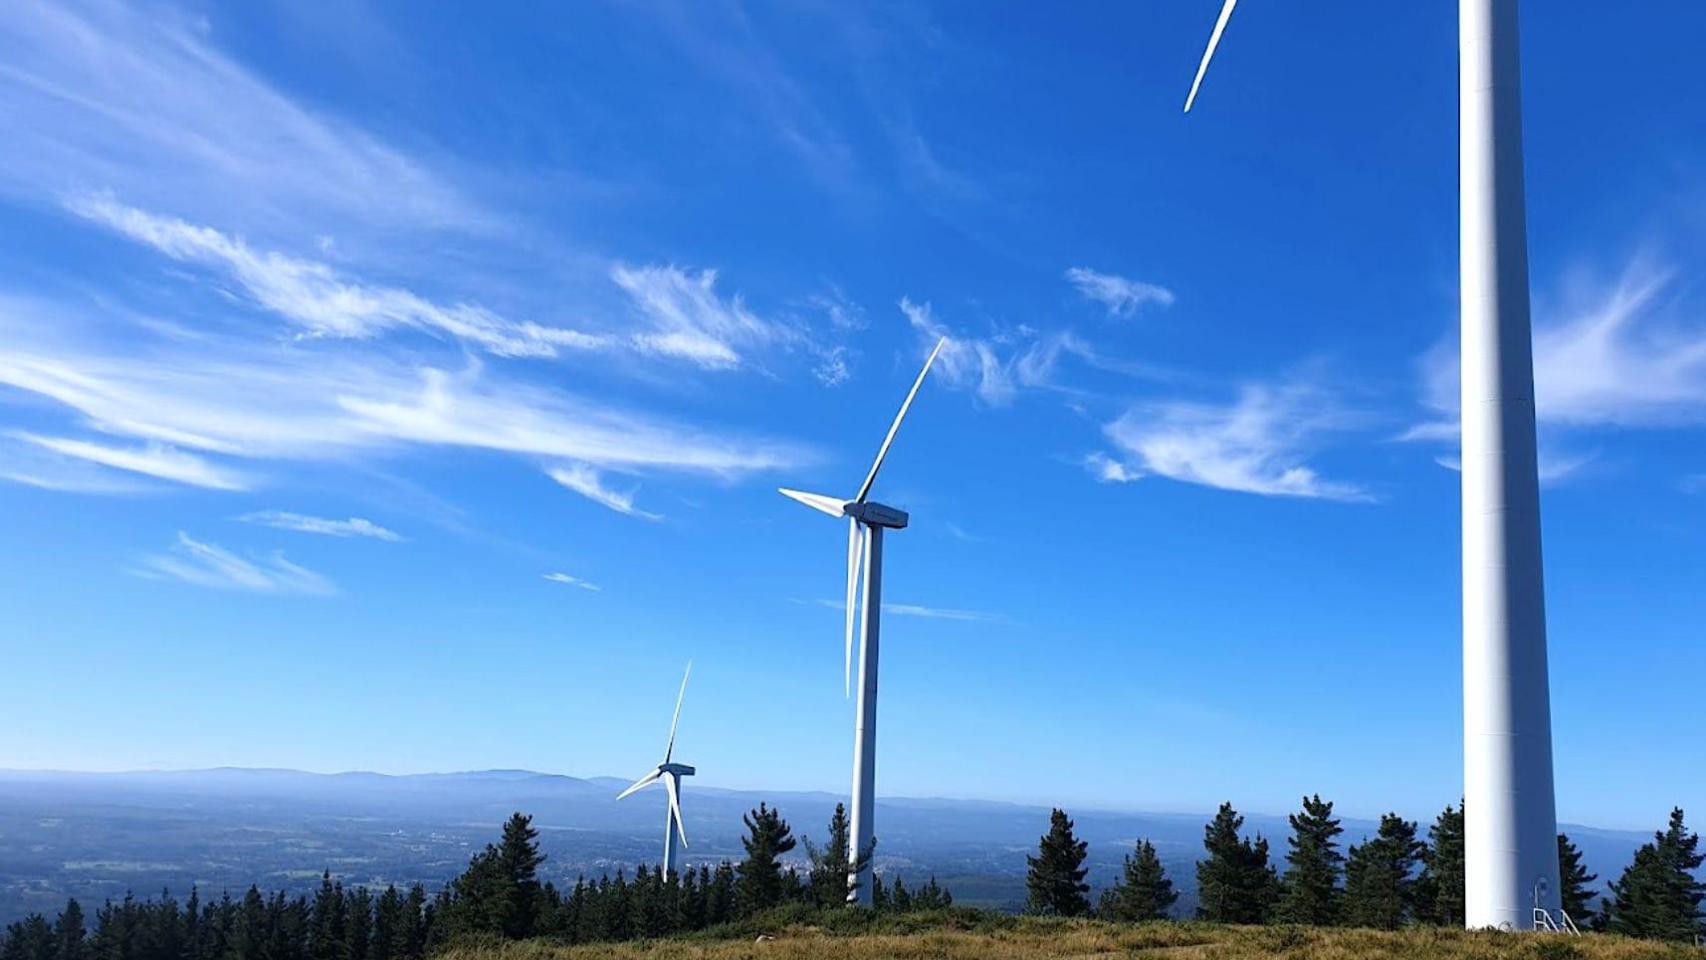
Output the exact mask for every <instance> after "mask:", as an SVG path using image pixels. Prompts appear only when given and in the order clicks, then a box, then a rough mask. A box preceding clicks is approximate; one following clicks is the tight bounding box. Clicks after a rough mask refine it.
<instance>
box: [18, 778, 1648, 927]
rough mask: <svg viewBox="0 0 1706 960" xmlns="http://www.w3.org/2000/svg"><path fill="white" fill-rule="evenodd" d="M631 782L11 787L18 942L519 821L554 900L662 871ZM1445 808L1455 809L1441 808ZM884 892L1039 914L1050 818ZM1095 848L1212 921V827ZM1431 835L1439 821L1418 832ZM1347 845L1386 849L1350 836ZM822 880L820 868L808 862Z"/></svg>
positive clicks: (951, 839)
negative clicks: (136, 903)
mask: <svg viewBox="0 0 1706 960" xmlns="http://www.w3.org/2000/svg"><path fill="white" fill-rule="evenodd" d="M626 785H627V781H624V780H620V779H616V778H609V777H599V778H590V779H578V778H574V777H566V776H555V775H548V774H542V773H534V772H529V771H508V770H491V771H480V772H470V773H451V774H429V775H417V776H401V777H394V776H383V775H379V774H371V773H344V774H314V773H303V772H298V771H290V770H246V769H234V768H233V769H217V770H199V771H179V772H144V773H49V772H33V771H32V772H20V771H0V923H5V922H11V921H13V920H17V919H20V918H22V917H23V916H24V915H26V914H28V913H30V912H41V913H44V914H49V915H51V914H52V912H53V911H56V910H58V909H59V908H60V907H62V906H63V905H64V903H65V899H66V898H67V897H77V898H78V899H79V900H81V901H82V902H83V903H84V904H86V905H89V906H90V907H92V906H93V905H96V904H99V903H101V902H102V901H104V900H108V899H114V900H116V899H119V898H122V897H123V896H124V895H125V894H126V893H127V892H128V893H133V894H135V895H136V896H138V897H147V896H153V895H157V894H158V893H160V891H161V890H163V889H165V890H170V891H171V892H172V893H173V894H174V895H177V896H179V897H183V896H185V895H187V894H188V892H189V890H190V888H191V887H192V886H194V887H197V888H199V890H200V891H201V893H202V895H203V897H204V898H205V897H210V896H211V897H217V896H218V895H219V894H220V893H221V892H223V891H228V892H230V893H231V894H232V895H233V896H239V895H241V893H242V892H243V891H244V890H246V889H248V887H249V886H250V885H257V886H259V887H260V888H261V889H262V890H263V891H270V890H274V889H283V890H287V891H292V892H297V893H309V892H312V891H313V890H314V889H316V888H317V887H318V886H319V885H320V880H321V876H322V874H323V873H324V872H328V871H329V872H330V873H331V875H332V877H333V878H334V879H336V880H338V881H341V882H342V883H343V884H345V885H346V886H368V887H372V888H374V889H376V890H377V889H379V888H383V887H385V886H386V885H389V884H395V885H397V886H398V887H399V888H402V887H406V886H408V885H411V884H414V883H417V882H418V883H421V884H423V885H425V886H426V887H427V888H428V890H429V891H432V890H437V889H438V888H439V887H441V886H443V884H444V883H445V882H446V881H448V880H449V879H451V878H452V877H454V876H456V875H457V874H458V873H460V872H462V870H464V869H465V868H466V867H467V866H468V860H469V858H470V857H471V856H472V855H473V854H474V853H476V852H478V851H479V850H480V849H481V848H482V847H483V846H484V845H485V844H486V843H488V842H490V841H491V840H492V838H493V837H494V836H496V834H497V832H498V829H499V827H500V826H501V825H502V823H503V821H504V820H505V819H506V818H507V817H508V816H509V815H510V814H511V813H513V812H515V811H523V812H526V813H529V814H531V815H532V816H533V818H534V826H535V828H536V829H537V830H538V831H539V844H540V849H541V851H542V852H543V853H545V854H546V856H547V858H548V859H546V861H545V862H544V864H543V865H542V866H541V867H540V876H541V878H542V879H544V880H549V881H552V882H554V883H556V884H557V885H558V886H559V887H567V886H572V885H573V883H574V881H575V879H576V877H579V876H586V877H589V878H596V877H598V876H601V875H605V874H609V875H614V874H615V873H616V872H617V871H623V872H625V873H626V874H627V875H628V876H629V877H632V876H633V875H634V871H635V868H636V867H637V866H638V865H640V864H642V863H647V864H649V863H655V862H656V861H657V851H658V846H659V840H660V834H661V832H662V831H661V829H660V827H661V818H660V817H659V815H658V809H657V804H648V803H633V802H632V801H628V802H624V803H617V802H616V800H615V797H616V795H617V793H619V792H620V791H621V789H622V788H623V787H625V786H626ZM691 799H692V802H691V803H690V804H687V805H686V806H685V811H686V826H687V831H688V835H689V837H691V838H692V845H691V846H690V847H688V849H687V851H686V857H685V859H686V863H687V865H688V866H690V867H697V866H698V865H700V864H711V865H715V864H716V863H718V862H719V861H722V860H730V861H738V860H739V859H740V858H741V856H742V849H741V845H740V837H741V835H742V833H743V832H744V829H743V826H742V823H741V816H742V815H743V814H745V813H746V812H747V811H749V810H750V809H752V808H754V807H756V806H758V804H759V803H760V802H766V803H769V804H771V805H773V806H776V807H777V808H778V809H780V810H781V812H782V814H783V815H784V816H785V817H786V818H787V819H788V820H789V822H790V823H791V824H792V826H793V828H794V832H795V834H796V835H797V836H798V835H804V836H806V837H811V838H816V839H817V840H819V841H821V840H822V839H823V832H824V829H825V825H826V824H827V823H828V822H829V819H830V816H831V814H832V812H833V810H834V808H835V804H836V803H837V802H839V801H841V800H842V798H841V797H838V796H836V795H833V794H829V793H787V792H777V793H756V792H746V791H737V790H722V789H717V788H714V787H695V789H694V790H693V796H692V798H691ZM1442 806H1443V804H1442ZM879 810H880V813H881V816H882V818H883V821H882V822H883V839H882V843H881V845H880V848H879V849H878V851H877V855H876V858H875V861H876V863H875V865H876V868H877V870H878V872H879V874H880V875H884V876H886V877H888V878H890V879H891V881H892V878H893V877H896V876H899V877H901V878H903V879H904V880H905V881H906V882H908V883H921V882H924V881H925V880H927V879H929V878H930V877H932V876H934V877H936V878H937V880H938V881H939V882H940V883H942V884H943V885H944V886H945V887H946V888H947V889H948V891H949V892H950V893H952V894H953V896H954V902H955V903H956V904H961V905H965V906H981V907H989V908H994V909H998V910H1005V911H1017V910H1020V909H1023V907H1024V905H1025V871H1026V859H1025V858H1026V856H1027V855H1030V854H1034V853H1035V852H1036V845H1037V837H1038V836H1039V835H1040V834H1041V833H1042V832H1043V831H1044V830H1045V829H1046V828H1047V827H1048V816H1049V811H1048V810H1047V809H1046V808H1042V807H1029V806H1022V805H1017V804H1008V803H992V802H985V801H976V800H947V799H906V798H883V799H881V800H880V801H879ZM1072 812H1073V816H1074V819H1075V821H1076V824H1077V832H1078V834H1079V835H1080V836H1081V837H1083V838H1084V839H1085V840H1087V841H1088V843H1089V855H1088V858H1087V860H1086V865H1087V867H1088V869H1089V871H1090V872H1089V877H1088V879H1089V881H1090V882H1091V883H1092V884H1093V885H1094V886H1096V887H1102V886H1105V885H1108V884H1111V883H1112V882H1113V881H1114V880H1115V879H1116V878H1117V877H1118V875H1119V870H1120V865H1121V863H1122V861H1123V859H1124V858H1125V856H1126V855H1127V854H1129V853H1131V851H1132V845H1133V843H1134V842H1135V841H1136V839H1138V838H1145V839H1148V840H1149V841H1150V842H1152V843H1154V844H1155V846H1156V849H1157V852H1158V853H1159V855H1160V857H1161V859H1162V862H1163V864H1164V865H1165V866H1166V869H1167V873H1168V875H1169V876H1170V877H1172V878H1173V880H1174V883H1175V884H1176V885H1177V887H1178V888H1179V891H1180V894H1181V897H1180V901H1179V904H1178V906H1177V908H1176V912H1177V914H1178V915H1180V916H1190V915H1191V913H1192V912H1193V910H1194V907H1195V874H1194V870H1193V864H1194V863H1195V862H1196V861H1197V860H1198V859H1200V858H1201V857H1202V855H1203V846H1202V841H1203V825H1204V824H1205V823H1206V822H1207V821H1208V820H1209V818H1210V817H1211V816H1212V811H1205V812H1203V813H1201V814H1185V813H1133V812H1113V811H1095V810H1088V809H1086V810H1074V811H1072ZM1417 815H1418V816H1422V814H1417ZM1246 817H1247V822H1246V829H1247V830H1249V831H1251V832H1253V833H1260V834H1262V835H1264V836H1267V837H1269V838H1270V839H1271V840H1272V842H1274V843H1276V844H1278V845H1280V847H1281V848H1282V849H1283V846H1284V843H1285V840H1284V838H1285V837H1287V836H1289V835H1290V827H1289V826H1288V824H1287V822H1286V819H1285V817H1284V816H1283V815H1271V814H1262V813H1254V812H1252V813H1247V814H1246ZM1344 827H1345V832H1346V834H1345V835H1346V839H1347V842H1353V843H1354V842H1360V840H1361V839H1362V837H1364V836H1365V835H1367V834H1370V833H1372V832H1373V830H1374V828H1375V823H1374V822H1373V821H1371V820H1357V819H1354V818H1347V819H1346V820H1345V821H1344ZM1564 829H1565V830H1566V831H1568V833H1569V834H1570V837H1571V839H1572V840H1574V841H1575V842H1576V844H1577V845H1578V846H1579V847H1580V848H1581V850H1582V853H1583V859H1584V861H1585V863H1586V864H1587V866H1588V867H1589V869H1590V870H1592V871H1593V872H1595V873H1597V874H1598V875H1599V876H1600V877H1602V878H1607V877H1615V876H1616V875H1617V873H1618V871H1620V870H1621V869H1622V867H1623V866H1624V865H1625V864H1626V863H1628V861H1629V858H1630V855H1631V854H1632V853H1633V851H1634V850H1635V848H1636V847H1637V846H1639V845H1640V844H1641V843H1644V842H1647V841H1648V840H1650V839H1651V835H1650V834H1646V833H1636V832H1630V831H1615V830H1597V829H1593V828H1590V827H1583V826H1575V825H1566V826H1565V827H1564ZM790 860H791V862H792V863H793V864H794V865H795V866H797V867H801V868H803V867H804V865H805V856H804V850H803V849H800V850H798V851H796V853H795V854H794V855H793V856H792V857H791V858H790Z"/></svg>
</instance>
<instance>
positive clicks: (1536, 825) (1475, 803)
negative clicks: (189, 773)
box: [1458, 0, 1559, 930]
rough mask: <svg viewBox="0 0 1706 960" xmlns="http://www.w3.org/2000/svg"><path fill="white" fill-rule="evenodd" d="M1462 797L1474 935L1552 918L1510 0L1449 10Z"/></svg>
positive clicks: (1548, 730)
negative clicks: (1457, 294)
mask: <svg viewBox="0 0 1706 960" xmlns="http://www.w3.org/2000/svg"><path fill="white" fill-rule="evenodd" d="M1458 15H1459V21H1458V30H1459V53H1460V62H1459V71H1460V73H1459V97H1460V100H1461V103H1460V110H1461V112H1460V116H1459V122H1460V124H1461V128H1460V136H1461V140H1460V144H1459V146H1460V151H1461V152H1460V156H1459V159H1460V163H1461V180H1462V184H1461V199H1460V202H1461V204H1462V207H1461V215H1462V237H1461V243H1462V248H1461V256H1462V264H1461V266H1462V302H1461V309H1462V315H1463V321H1462V322H1463V329H1462V351H1463V353H1462V362H1463V368H1462V389H1463V397H1462V401H1463V402H1462V411H1463V760H1464V763H1463V795H1464V841H1465V860H1466V868H1467V870H1466V874H1465V888H1464V893H1465V900H1466V903H1465V906H1466V911H1465V917H1464V923H1465V925H1466V926H1468V927H1469V928H1471V929H1475V928H1482V927H1497V928H1502V929H1510V930H1527V929H1533V928H1534V925H1535V922H1536V920H1537V919H1538V917H1537V915H1536V911H1537V910H1545V911H1546V912H1547V913H1548V914H1551V915H1552V916H1554V917H1556V915H1557V911H1558V909H1559V894H1558V849H1557V841H1556V839H1555V837H1556V834H1557V814H1556V810H1555V808H1554V802H1553V783H1552V720H1551V704H1550V698H1549V694H1548V680H1547V663H1546V611H1545V597H1544V589H1543V583H1542V574H1541V561H1540V556H1541V555H1540V491H1539V483H1538V480H1537V476H1538V474H1537V471H1536V456H1535V438H1534V361H1533V343H1532V339H1531V337H1532V334H1531V330H1530V325H1529V303H1528V250H1527V229H1528V228H1527V223H1526V217H1525V214H1524V209H1523V171H1522V98H1521V93H1520V91H1519V80H1518V78H1519V68H1518V44H1517V4H1516V0H1459V8H1458Z"/></svg>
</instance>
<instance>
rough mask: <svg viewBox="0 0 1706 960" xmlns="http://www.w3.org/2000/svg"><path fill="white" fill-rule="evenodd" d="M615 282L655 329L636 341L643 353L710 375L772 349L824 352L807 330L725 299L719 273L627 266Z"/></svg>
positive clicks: (619, 269) (615, 272)
mask: <svg viewBox="0 0 1706 960" xmlns="http://www.w3.org/2000/svg"><path fill="white" fill-rule="evenodd" d="M610 278H611V280H613V281H614V282H615V283H616V285H617V286H618V287H620V288H622V290H623V292H625V293H626V294H627V295H628V297H629V300H630V301H631V302H632V303H633V306H634V308H635V310H636V311H637V312H638V314H639V316H640V318H641V320H642V321H643V322H644V323H645V324H646V325H647V326H648V327H650V329H649V330H646V331H641V332H638V333H635V334H634V335H633V338H632V340H633V343H634V345H635V347H636V348H638V349H639V350H642V351H645V352H649V353H656V354H661V355H664V356H669V357H675V358H678V359H682V360H687V361H689V362H691V363H695V364H697V365H699V366H701V367H706V368H709V369H728V368H732V367H736V366H740V365H742V364H743V363H746V362H747V356H746V355H747V354H748V353H750V352H753V351H758V350H763V349H767V348H784V349H794V348H799V349H804V350H806V351H808V352H814V353H822V352H823V349H822V348H818V345H817V344H815V343H814V342H813V341H812V340H811V339H810V338H809V337H808V336H807V335H806V333H805V330H804V328H803V327H801V326H797V325H795V324H792V323H789V322H786V321H781V320H769V319H765V318H762V317H760V316H758V315H757V314H755V313H753V312H752V311H751V310H749V309H747V306H746V304H745V303H744V302H743V301H742V300H741V298H740V296H739V295H738V294H736V295H734V296H731V297H723V296H721V295H719V294H718V293H717V289H716V286H717V271H715V270H701V271H699V272H698V273H689V272H688V271H686V270H683V269H681V268H680V267H676V266H640V267H636V266H625V265H624V266H617V267H615V268H614V269H612V270H611V273H610ZM814 348H817V349H814Z"/></svg>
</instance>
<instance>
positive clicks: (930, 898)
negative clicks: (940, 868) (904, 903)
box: [912, 875, 954, 910]
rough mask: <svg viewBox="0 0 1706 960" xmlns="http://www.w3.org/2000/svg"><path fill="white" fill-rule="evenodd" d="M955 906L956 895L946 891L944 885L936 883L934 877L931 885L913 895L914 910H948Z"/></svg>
mask: <svg viewBox="0 0 1706 960" xmlns="http://www.w3.org/2000/svg"><path fill="white" fill-rule="evenodd" d="M953 905H954V895H953V894H951V893H949V892H948V891H947V890H944V889H943V888H942V885H941V884H939V883H937V882H936V878H935V876H934V875H932V876H931V877H930V882H929V883H926V884H925V885H924V886H922V887H920V888H919V889H918V892H917V893H915V894H913V895H912V908H913V909H914V910H946V909H947V908H949V907H951V906H953Z"/></svg>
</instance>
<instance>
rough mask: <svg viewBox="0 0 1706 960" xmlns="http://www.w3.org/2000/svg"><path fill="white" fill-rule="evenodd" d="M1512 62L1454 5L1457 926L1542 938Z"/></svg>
mask: <svg viewBox="0 0 1706 960" xmlns="http://www.w3.org/2000/svg"><path fill="white" fill-rule="evenodd" d="M1236 4H1237V0H1225V5H1224V6H1223V7H1222V8H1221V11H1220V18H1219V20H1217V21H1216V23H1215V25H1214V33H1213V35H1212V36H1210V38H1209V42H1208V49H1207V50H1206V51H1205V52H1204V53H1203V58H1202V63H1201V65H1200V66H1198V67H1197V75H1196V79H1195V80H1194V81H1193V82H1192V83H1191V92H1190V94H1189V96H1188V97H1187V98H1186V100H1185V110H1186V111H1187V112H1188V111H1189V110H1190V109H1191V104H1192V102H1193V101H1194V100H1195V99H1196V96H1197V90H1198V88H1199V87H1200V86H1201V84H1202V79H1203V73H1204V72H1205V71H1206V70H1207V69H1208V62H1209V59H1210V58H1211V57H1213V56H1214V48H1215V46H1216V45H1218V44H1219V43H1220V37H1221V33H1222V32H1223V31H1224V30H1225V29H1226V21H1227V18H1229V17H1230V16H1231V15H1232V8H1233V7H1234V6H1236ZM1517 50H1518V43H1517V0H1459V2H1458V56H1459V60H1458V100H1459V117H1458V123H1459V129H1458V136H1459V141H1458V165H1459V176H1460V188H1459V189H1460V194H1459V198H1458V203H1459V216H1460V220H1461V226H1460V240H1459V242H1460V249H1459V256H1460V260H1461V279H1460V282H1461V284H1462V288H1461V307H1460V309H1461V310H1462V348H1461V350H1462V353H1461V358H1462V359H1461V362H1462V370H1461V377H1462V391H1463V395H1462V423H1463V425H1462V447H1463V795H1464V807H1465V810H1464V828H1465V829H1464V833H1465V836H1464V840H1465V847H1466V849H1465V855H1466V860H1467V874H1466V878H1465V879H1466V886H1465V894H1466V899H1467V904H1466V906H1467V910H1466V916H1465V918H1464V923H1465V925H1466V926H1468V927H1470V928H1479V927H1504V928H1510V929H1523V928H1528V927H1530V926H1547V927H1550V926H1551V925H1552V924H1553V922H1554V921H1553V920H1552V919H1551V918H1552V917H1553V916H1554V915H1558V914H1560V913H1561V912H1562V911H1561V909H1560V905H1559V897H1558V850H1557V845H1556V840H1555V839H1554V837H1555V835H1556V833H1557V828H1558V825H1557V813H1556V809H1555V807H1554V801H1553V780H1552V718H1551V704H1550V695H1549V693H1548V689H1549V684H1548V679H1547V666H1546V607H1545V594H1544V589H1543V584H1542V579H1541V565H1540V489H1539V479H1538V474H1537V471H1536V455H1535V439H1534V358H1533V340H1532V333H1531V331H1530V327H1529V316H1528V237H1527V229H1528V228H1527V223H1526V213H1525V211H1524V205H1523V172H1522V95H1521V91H1520V86H1519V79H1520V76H1519V75H1520V70H1519V66H1518V57H1517ZM1543 910H1544V911H1546V913H1545V916H1542V914H1541V911H1543Z"/></svg>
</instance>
